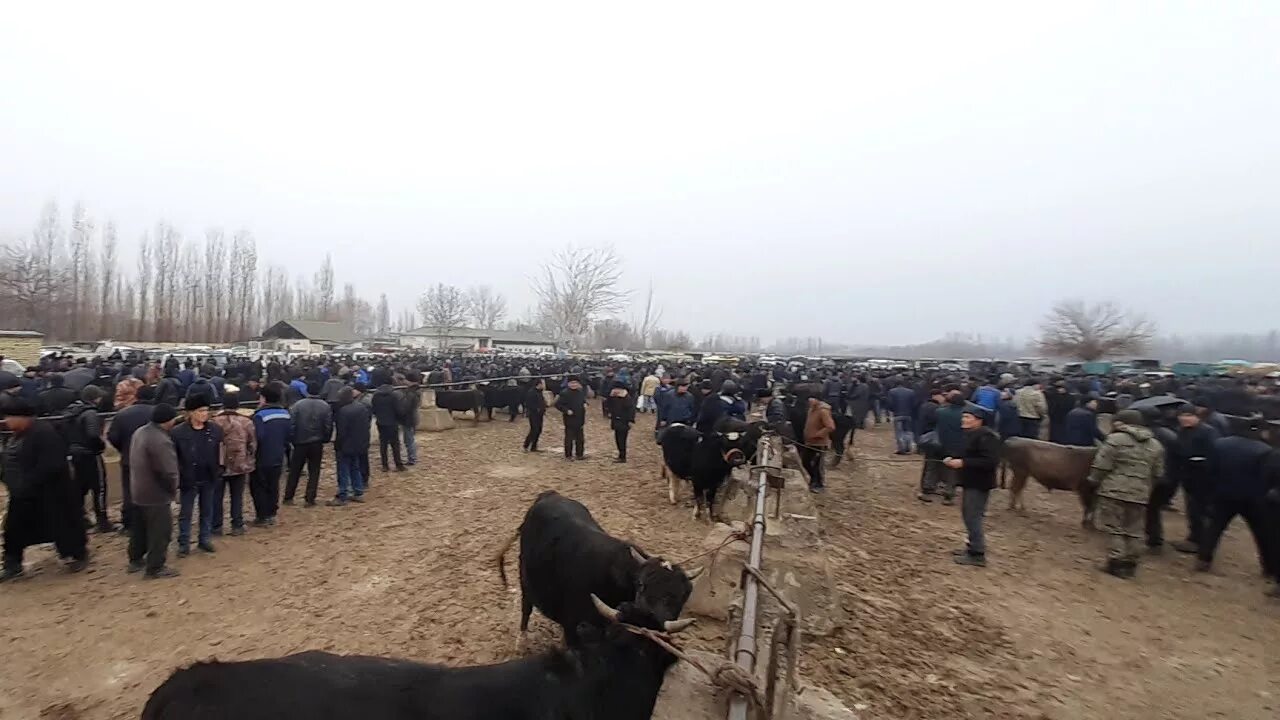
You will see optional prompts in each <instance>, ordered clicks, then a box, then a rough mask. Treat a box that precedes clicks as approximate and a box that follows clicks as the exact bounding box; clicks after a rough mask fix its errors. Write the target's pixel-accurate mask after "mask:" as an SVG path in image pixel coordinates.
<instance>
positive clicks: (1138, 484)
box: [1089, 410, 1164, 578]
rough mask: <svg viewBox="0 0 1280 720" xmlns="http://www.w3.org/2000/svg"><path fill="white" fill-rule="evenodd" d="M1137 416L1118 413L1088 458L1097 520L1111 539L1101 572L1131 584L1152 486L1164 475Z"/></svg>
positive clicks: (1153, 442) (1158, 452)
mask: <svg viewBox="0 0 1280 720" xmlns="http://www.w3.org/2000/svg"><path fill="white" fill-rule="evenodd" d="M1146 424H1147V423H1146V420H1144V419H1143V417H1142V413H1140V412H1138V411H1137V410H1122V411H1120V412H1119V413H1117V414H1116V416H1115V419H1114V421H1113V422H1112V427H1113V431H1112V433H1111V434H1110V435H1108V436H1107V439H1106V441H1105V442H1103V443H1102V445H1101V446H1100V447H1099V448H1098V453H1097V455H1095V456H1094V458H1093V470H1092V472H1091V473H1090V474H1089V482H1090V483H1091V484H1093V486H1094V487H1097V488H1098V509H1097V516H1098V517H1099V518H1101V523H1102V526H1103V529H1104V530H1106V532H1107V533H1109V534H1110V536H1111V540H1110V543H1109V546H1108V553H1107V563H1106V565H1104V566H1103V568H1102V569H1103V570H1105V571H1106V572H1108V573H1110V574H1112V575H1115V576H1116V577H1120V578H1132V577H1133V575H1134V572H1135V571H1136V570H1137V568H1138V551H1139V548H1140V547H1141V540H1142V533H1143V522H1144V520H1145V518H1146V511H1147V507H1146V506H1147V498H1148V497H1150V494H1151V485H1152V483H1154V482H1156V481H1158V480H1159V478H1161V477H1163V475H1164V447H1163V446H1162V445H1161V444H1160V441H1159V440H1157V439H1156V437H1155V435H1154V434H1153V433H1152V432H1151V431H1150V430H1148V429H1147V427H1146Z"/></svg>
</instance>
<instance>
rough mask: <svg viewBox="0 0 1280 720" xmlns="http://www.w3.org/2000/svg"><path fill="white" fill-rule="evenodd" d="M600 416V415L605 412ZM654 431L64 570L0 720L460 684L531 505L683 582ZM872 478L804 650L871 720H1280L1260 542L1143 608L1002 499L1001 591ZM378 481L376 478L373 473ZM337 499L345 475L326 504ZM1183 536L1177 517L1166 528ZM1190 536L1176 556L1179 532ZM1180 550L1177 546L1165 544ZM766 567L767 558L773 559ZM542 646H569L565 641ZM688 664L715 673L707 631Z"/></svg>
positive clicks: (1068, 514) (832, 532)
mask: <svg viewBox="0 0 1280 720" xmlns="http://www.w3.org/2000/svg"><path fill="white" fill-rule="evenodd" d="M597 412H598V410H597ZM649 422H650V418H648V417H643V416H642V418H641V421H640V424H639V426H638V428H639V429H637V430H636V431H635V432H634V433H633V435H632V438H633V443H632V444H633V449H632V462H631V463H630V464H628V465H614V464H613V463H612V462H611V460H612V456H613V453H612V436H611V434H610V433H609V431H608V429H607V427H606V426H605V424H604V422H603V421H600V420H599V419H598V415H597V414H595V413H593V416H592V418H591V424H590V425H589V427H588V439H587V449H588V454H589V458H588V460H587V461H585V462H583V463H566V462H564V461H563V460H562V459H561V458H560V456H559V455H558V453H557V452H556V451H558V450H559V445H560V443H559V442H558V437H559V432H560V424H559V422H558V420H555V419H552V418H548V422H547V433H546V434H545V435H544V438H545V440H544V446H545V447H546V448H547V449H548V450H550V451H551V452H548V453H545V454H541V455H526V454H523V453H521V452H520V440H521V438H522V437H523V433H524V429H525V426H524V423H523V422H518V423H515V424H508V423H506V422H505V421H502V420H499V421H497V422H493V423H482V424H481V425H480V426H479V427H478V428H472V427H471V424H470V423H469V422H463V423H461V424H460V427H459V428H458V429H455V430H452V431H448V432H444V433H440V434H423V435H420V436H419V453H420V458H421V459H420V463H419V465H418V466H417V467H416V468H414V469H413V470H411V471H410V472H407V473H404V474H391V475H383V474H381V473H377V472H376V471H375V477H374V479H373V485H372V489H371V491H370V495H369V500H370V501H369V502H368V503H366V504H365V505H362V506H350V507H345V508H325V507H317V508H314V509H303V508H285V509H283V510H282V515H281V522H280V525H279V526H277V527H275V528H271V529H265V530H251V532H250V534H249V535H247V536H244V537H240V538H225V539H222V540H221V541H219V542H218V543H217V545H218V552H217V554H216V555H212V556H209V555H204V554H196V555H193V556H192V557H190V558H186V559H182V560H175V561H174V564H175V566H176V567H178V568H179V569H180V570H181V571H182V573H183V575H182V576H181V577H179V578H176V579H173V580H166V581H155V582H147V581H143V580H142V579H140V578H139V577H138V576H136V575H126V574H125V572H124V566H125V550H124V541H123V539H119V538H116V537H97V536H95V537H93V538H92V546H93V551H94V557H93V562H92V566H91V568H90V569H89V570H88V571H86V572H85V573H84V574H81V575H76V576H72V575H67V574H65V573H64V572H63V571H62V570H61V569H60V568H59V567H58V565H57V563H56V561H55V560H54V559H53V558H52V556H51V552H50V551H49V550H48V549H44V548H41V549H36V550H33V551H30V552H29V555H28V572H29V574H30V575H31V576H32V577H30V578H28V579H25V580H21V581H18V582H16V583H13V584H11V585H7V586H4V587H3V588H0V658H3V661H2V662H0V718H3V719H4V720H9V719H10V718H13V719H15V720H19V719H20V720H30V719H35V718H44V719H56V720H98V719H103V720H105V719H108V718H111V719H114V718H136V717H138V715H139V712H140V709H141V707H142V704H143V703H144V702H145V700H146V697H147V695H148V693H150V692H151V690H152V689H153V688H154V687H155V686H156V685H157V684H159V683H160V682H161V681H163V679H164V678H165V677H166V676H167V675H168V673H169V672H171V671H172V670H173V669H174V668H175V667H178V666H181V665H183V664H186V663H189V662H192V661H194V660H199V659H207V658H219V659H223V660H231V659H241V658H251V657H267V656H275V655H281V654H286V653H290V652H297V651H300V650H304V649H325V650H331V651H335V652H345V653H368V654H379V655H394V656H402V657H411V658H418V659H422V660H427V661H432V662H443V663H453V664H461V663H480V662H491V661H495V660H501V659H504V658H508V657H511V656H513V655H514V654H515V653H516V652H517V647H516V627H517V622H518V604H517V599H516V596H515V594H514V593H513V592H510V591H508V590H504V589H503V588H502V586H501V584H500V583H499V581H498V577H497V572H496V570H495V566H494V562H493V554H494V551H495V549H496V548H498V547H499V546H500V545H501V544H502V543H503V541H504V540H505V539H506V537H507V536H508V534H509V533H510V532H512V531H513V530H514V528H515V527H516V526H517V525H518V523H519V521H520V517H521V515H522V514H523V512H524V510H525V508H526V507H527V505H528V503H529V502H530V501H531V500H532V499H533V497H534V496H535V495H536V494H537V493H538V492H539V491H541V490H543V489H546V488H555V489H558V490H560V491H561V492H563V493H565V494H568V495H570V496H572V497H575V498H578V499H580V500H582V501H583V502H584V503H586V504H587V505H588V507H590V508H591V510H592V511H593V513H594V514H595V515H596V517H597V519H598V520H599V521H600V522H601V524H602V525H603V526H604V527H605V528H607V529H609V530H610V531H612V532H614V533H615V534H617V535H620V536H627V537H631V538H633V539H634V540H635V541H636V542H638V543H639V544H640V545H642V546H643V547H645V548H646V549H648V550H649V551H651V552H657V553H663V554H666V555H668V556H670V557H673V558H676V559H679V558H680V557H681V556H682V554H685V553H686V552H688V553H690V554H691V553H692V552H693V551H692V550H689V549H691V548H696V547H698V545H699V543H700V542H701V540H702V538H703V536H704V535H705V532H706V530H705V527H704V526H702V525H700V524H698V523H695V522H694V520H693V519H692V518H691V516H690V513H689V510H688V508H686V507H684V506H683V505H682V506H680V507H672V506H670V505H669V504H668V503H667V500H666V493H665V486H664V485H663V484H662V483H661V482H660V481H659V480H658V479H657V476H656V472H655V471H656V467H657V453H656V448H655V446H654V445H653V444H652V442H650V438H651V434H650V433H649V431H648V430H647V427H648V424H649ZM857 444H858V448H857V450H856V454H857V455H858V456H859V459H858V460H856V461H855V462H854V463H852V464H850V463H846V464H845V465H844V466H842V467H841V468H839V469H838V470H836V471H834V472H833V473H832V476H831V478H830V483H829V485H830V488H831V489H830V492H829V493H828V494H827V495H825V496H823V497H822V498H821V499H820V509H821V512H822V517H823V525H824V531H825V534H826V540H827V544H828V548H829V551H830V553H831V559H832V562H833V565H834V567H835V570H836V577H837V581H838V587H839V590H840V592H841V594H842V597H843V599H844V604H845V609H846V610H847V611H848V613H849V618H850V622H849V624H848V625H847V626H846V627H845V628H843V629H841V630H840V631H838V632H837V633H836V634H835V635H834V636H832V637H829V638H823V639H817V640H813V641H811V642H809V643H808V644H807V646H806V648H805V654H804V658H803V668H802V670H803V672H804V674H805V675H806V676H808V677H810V678H811V679H813V680H814V681H816V682H819V683H822V684H825V685H826V686H827V687H828V688H829V689H831V690H832V691H833V692H835V693H836V694H837V695H838V696H839V697H840V698H841V699H842V700H844V701H845V702H846V703H848V704H849V705H850V707H854V708H856V709H858V710H859V711H860V713H859V714H860V715H862V716H864V717H886V718H963V717H975V718H987V717H1033V718H1041V717H1044V718H1064V719H1065V718H1099V719H1102V718H1108V719H1114V718H1156V717H1159V718H1183V717H1185V718H1192V717H1195V718H1204V717H1229V718H1241V719H1242V720H1243V719H1249V718H1274V717H1276V716H1277V714H1278V713H1280V686H1278V685H1277V682H1278V681H1280V603H1277V602H1275V601H1268V600H1266V599H1265V598H1263V597H1262V594H1261V593H1262V588H1263V586H1262V583H1261V581H1260V579H1259V578H1258V577H1257V572H1256V568H1257V563H1256V560H1255V559H1254V556H1253V552H1252V549H1251V548H1252V546H1251V542H1250V541H1249V538H1248V535H1247V532H1246V531H1245V530H1244V528H1243V526H1240V527H1233V528H1232V530H1231V531H1230V532H1229V536H1228V538H1227V540H1226V542H1225V543H1224V547H1223V550H1222V553H1221V557H1220V560H1219V563H1218V566H1217V568H1216V570H1215V572H1214V573H1213V574H1211V575H1196V574H1193V573H1192V572H1191V564H1192V563H1191V560H1190V559H1189V558H1188V557H1186V556H1181V555H1166V556H1163V557H1159V558H1153V559H1151V560H1149V561H1148V562H1147V563H1146V564H1145V565H1144V567H1143V568H1142V570H1141V574H1140V577H1139V579H1138V580H1137V581H1136V582H1123V581H1120V580H1115V579H1112V578H1109V577H1104V576H1101V575H1100V574H1099V573H1098V572H1097V571H1096V570H1094V569H1093V564H1094V563H1095V562H1096V561H1097V559H1098V558H1099V557H1100V556H1101V553H1102V539H1101V537H1099V536H1097V535H1096V534H1092V533H1086V532H1084V531H1082V530H1080V529H1079V527H1078V525H1077V511H1076V510H1075V507H1074V503H1073V501H1072V499H1071V498H1070V497H1068V496H1066V495H1063V494H1054V495H1049V494H1046V493H1044V492H1036V491H1031V492H1030V493H1029V497H1028V506H1029V508H1030V509H1029V511H1028V512H1027V513H1026V514H1017V513H1012V512H1010V511H1007V510H1005V509H1004V507H1003V505H1004V503H1005V501H1006V498H1007V496H1006V495H1004V494H1003V493H997V495H996V496H995V497H994V498H993V507H992V513H991V518H990V522H989V525H990V539H989V542H990V544H991V547H992V549H991V556H990V559H991V566H990V567H989V568H987V569H985V570H977V569H973V568H962V567H958V566H955V565H954V564H952V562H951V561H950V557H949V552H948V551H949V550H950V549H951V548H953V547H955V546H957V545H958V544H959V543H960V541H961V539H962V538H961V531H960V519H959V511H958V509H957V508H950V507H943V506H941V505H939V504H936V503H935V504H932V505H922V504H920V503H918V502H917V501H916V500H915V499H914V494H915V493H914V484H915V480H916V478H917V477H918V465H914V464H899V463H895V462H893V461H895V460H897V458H895V457H894V456H893V455H892V454H891V452H890V451H891V447H890V444H891V438H890V436H889V433H888V432H887V430H883V429H873V430H871V431H868V432H865V433H860V434H859V436H858V440H857ZM375 467H376V462H375ZM333 487H334V481H333V474H332V467H331V466H330V464H329V461H328V460H326V468H325V474H324V478H323V480H322V494H324V493H325V492H332V490H333ZM1166 519H1167V521H1168V522H1169V523H1170V525H1171V526H1173V527H1174V528H1178V527H1180V526H1181V523H1182V517H1181V516H1180V515H1167V516H1166ZM1175 532H1176V531H1175ZM1171 534H1173V533H1171ZM766 561H767V558H766ZM535 635H536V638H535V645H536V644H538V643H545V642H549V641H551V640H552V638H553V635H552V632H551V630H550V628H548V627H547V626H546V625H545V623H544V624H542V625H539V626H537V627H536V632H535ZM688 642H689V644H690V645H691V646H694V647H701V648H704V649H711V650H718V649H720V648H723V647H724V644H725V629H724V628H723V626H720V625H718V624H717V623H715V622H711V621H703V622H701V623H699V625H698V626H697V629H696V631H695V632H694V633H693V636H692V637H690V638H689V639H688Z"/></svg>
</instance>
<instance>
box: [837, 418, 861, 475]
mask: <svg viewBox="0 0 1280 720" xmlns="http://www.w3.org/2000/svg"><path fill="white" fill-rule="evenodd" d="M831 419H833V420H835V422H836V431H835V432H833V433H831V450H832V453H831V467H835V466H837V465H839V464H840V461H841V460H844V451H845V449H846V448H848V447H851V446H852V445H853V436H854V430H855V428H856V426H857V423H856V422H854V420H853V418H852V417H850V416H848V415H845V414H844V413H838V412H833V413H831Z"/></svg>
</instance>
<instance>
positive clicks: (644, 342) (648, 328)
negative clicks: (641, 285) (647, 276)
mask: <svg viewBox="0 0 1280 720" xmlns="http://www.w3.org/2000/svg"><path fill="white" fill-rule="evenodd" d="M661 321H662V308H661V307H659V306H657V305H654V303H653V281H652V280H650V281H649V290H648V291H647V292H645V296H644V314H643V315H642V316H641V317H640V319H639V321H636V320H635V319H634V318H632V321H631V325H632V327H634V328H635V332H636V335H637V336H639V340H640V347H641V349H648V347H649V339H650V335H652V334H653V331H654V330H655V329H656V328H657V327H658V323H659V322H661Z"/></svg>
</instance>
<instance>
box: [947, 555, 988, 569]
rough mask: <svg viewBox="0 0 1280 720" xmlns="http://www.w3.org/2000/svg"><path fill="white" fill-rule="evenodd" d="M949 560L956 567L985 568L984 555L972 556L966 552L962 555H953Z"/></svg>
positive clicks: (985, 560)
mask: <svg viewBox="0 0 1280 720" xmlns="http://www.w3.org/2000/svg"><path fill="white" fill-rule="evenodd" d="M951 559H952V560H954V561H955V563H956V564H957V565H972V566H974V567H986V566H987V556H986V555H974V554H973V553H971V552H966V553H965V554H963V555H953V556H952V557H951Z"/></svg>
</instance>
